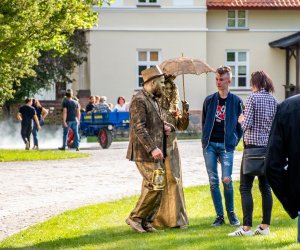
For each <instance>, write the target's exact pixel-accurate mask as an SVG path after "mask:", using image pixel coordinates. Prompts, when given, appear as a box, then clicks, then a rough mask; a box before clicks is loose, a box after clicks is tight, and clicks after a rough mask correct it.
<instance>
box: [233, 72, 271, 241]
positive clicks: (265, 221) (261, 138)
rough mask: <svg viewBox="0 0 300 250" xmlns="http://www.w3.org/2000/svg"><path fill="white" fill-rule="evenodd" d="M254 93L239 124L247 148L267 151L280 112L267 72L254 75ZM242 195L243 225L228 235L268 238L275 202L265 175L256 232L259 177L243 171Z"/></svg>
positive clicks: (252, 85)
mask: <svg viewBox="0 0 300 250" xmlns="http://www.w3.org/2000/svg"><path fill="white" fill-rule="evenodd" d="M250 84H251V89H252V93H251V94H250V96H248V98H247V100H246V108H245V113H244V115H243V114H241V115H240V117H239V123H240V124H241V125H242V129H243V131H244V147H245V148H265V147H267V144H268V139H269V133H270V130H271V126H272V122H273V118H274V116H275V113H276V109H277V101H276V99H275V98H274V96H273V95H271V93H272V92H274V85H273V82H272V79H271V78H270V77H269V76H268V75H267V74H266V73H265V72H264V71H256V72H253V73H252V74H251V80H250ZM240 176H241V177H240V193H241V198H242V208H243V215H244V217H243V226H241V227H239V228H238V229H237V230H236V231H234V232H232V233H230V234H228V236H252V235H268V234H269V233H270V223H271V212H272V206H273V199H272V193H271V189H270V186H269V184H268V181H267V179H266V177H265V176H258V182H259V190H260V193H261V196H262V212H263V216H262V217H263V218H262V222H261V224H260V225H258V226H257V228H256V229H255V231H254V232H253V231H252V229H251V228H252V214H253V198H252V187H253V181H254V179H255V176H252V175H245V174H243V169H242V167H241V171H240Z"/></svg>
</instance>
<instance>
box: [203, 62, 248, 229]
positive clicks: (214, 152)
mask: <svg viewBox="0 0 300 250" xmlns="http://www.w3.org/2000/svg"><path fill="white" fill-rule="evenodd" d="M231 79H232V73H231V69H230V67H227V66H222V67H219V68H218V69H217V72H216V85H217V88H218V92H216V93H214V94H212V95H210V96H208V97H206V99H205V101H204V104H203V110H202V147H203V156H204V159H205V165H206V170H207V174H208V178H209V184H210V192H211V196H212V200H213V203H214V207H215V211H216V214H217V218H216V220H215V221H214V222H213V224H212V226H221V225H223V224H224V223H225V220H224V210H223V205H222V196H221V192H220V187H219V175H218V164H217V162H218V161H219V162H220V163H221V170H222V182H223V186H224V197H225V204H226V210H227V216H228V219H229V222H230V224H231V225H233V226H238V225H240V222H239V220H238V219H237V217H236V214H235V212H234V202H233V186H232V179H231V175H232V166H233V152H234V149H235V146H236V145H237V144H238V142H239V140H240V138H241V136H242V129H241V125H240V124H239V123H238V117H239V115H240V114H241V112H242V110H241V105H242V101H241V99H240V98H239V97H237V96H236V95H234V94H231V93H230V92H229V85H230V83H231Z"/></svg>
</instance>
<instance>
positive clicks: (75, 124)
mask: <svg viewBox="0 0 300 250" xmlns="http://www.w3.org/2000/svg"><path fill="white" fill-rule="evenodd" d="M67 125H68V127H66V128H65V127H64V128H63V129H64V135H63V147H66V146H67V142H68V135H69V128H71V129H72V130H73V133H74V143H75V147H76V148H79V134H78V122H77V121H72V122H67Z"/></svg>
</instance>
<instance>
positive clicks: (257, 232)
mask: <svg viewBox="0 0 300 250" xmlns="http://www.w3.org/2000/svg"><path fill="white" fill-rule="evenodd" d="M269 234H270V228H269V227H267V228H266V229H261V228H260V226H259V225H258V226H257V227H256V229H255V231H254V233H253V235H269Z"/></svg>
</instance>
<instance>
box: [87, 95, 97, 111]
mask: <svg viewBox="0 0 300 250" xmlns="http://www.w3.org/2000/svg"><path fill="white" fill-rule="evenodd" d="M94 108H95V97H94V96H90V99H89V103H88V104H87V105H86V107H85V112H87V113H88V112H92V111H93V110H94Z"/></svg>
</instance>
